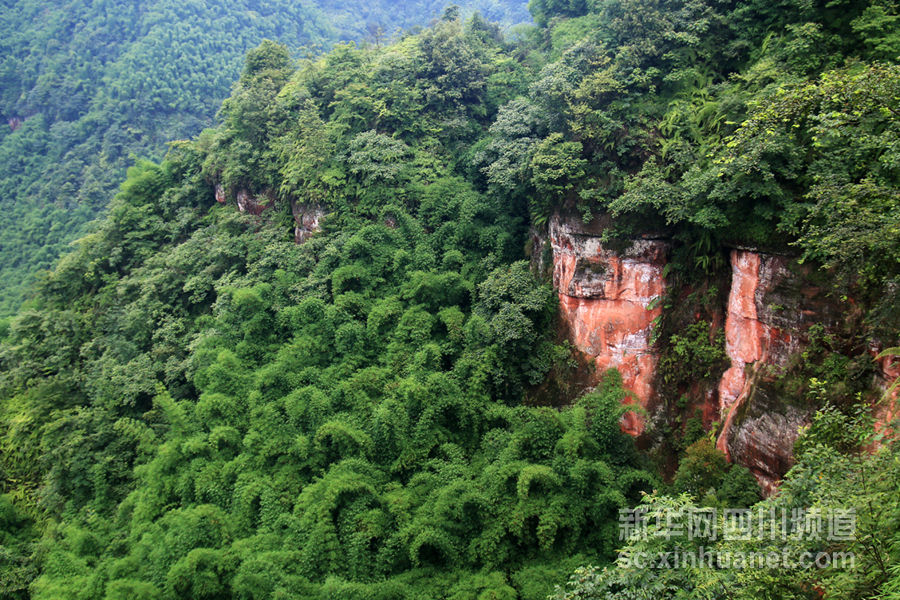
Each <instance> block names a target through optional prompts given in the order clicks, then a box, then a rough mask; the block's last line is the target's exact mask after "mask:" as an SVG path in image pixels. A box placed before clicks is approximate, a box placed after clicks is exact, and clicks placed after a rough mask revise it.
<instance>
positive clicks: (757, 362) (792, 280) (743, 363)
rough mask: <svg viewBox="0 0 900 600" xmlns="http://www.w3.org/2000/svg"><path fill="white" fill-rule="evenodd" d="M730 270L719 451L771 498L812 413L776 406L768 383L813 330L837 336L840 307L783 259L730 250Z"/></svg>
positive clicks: (779, 402) (782, 403)
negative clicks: (741, 467)
mask: <svg viewBox="0 0 900 600" xmlns="http://www.w3.org/2000/svg"><path fill="white" fill-rule="evenodd" d="M731 268H732V281H731V291H730V293H729V297H728V309H727V313H726V319H725V340H726V348H725V349H726V352H727V354H728V357H729V359H730V360H731V367H730V368H729V369H728V370H727V371H726V372H725V374H724V375H723V376H722V379H721V381H720V382H719V412H720V415H721V418H722V419H723V421H724V425H723V428H722V432H721V434H720V435H719V439H718V444H717V445H718V447H719V449H720V450H722V451H723V452H725V454H726V455H727V456H728V457H729V458H730V459H732V460H734V461H735V462H737V463H739V464H742V465H744V466H746V467H747V468H749V469H750V470H751V472H753V474H754V475H755V476H756V478H757V479H758V480H759V482H760V484H761V485H762V486H763V490H764V491H765V492H766V493H771V492H772V491H774V489H775V486H776V484H777V482H778V481H779V480H780V479H781V477H782V476H783V475H784V474H785V473H786V472H787V470H788V469H789V468H790V466H791V464H792V460H793V458H792V456H793V446H794V441H795V440H796V439H797V435H798V433H799V428H800V427H801V426H803V425H804V424H806V423H807V422H808V421H809V418H810V416H811V412H812V410H813V407H810V406H802V405H799V404H798V403H797V400H796V399H793V398H779V397H778V394H777V393H776V392H775V390H774V388H773V386H772V385H771V383H772V380H773V378H774V377H775V376H777V375H778V374H779V373H780V372H781V371H782V370H783V369H784V367H786V365H787V363H788V361H789V360H790V358H791V356H792V355H794V354H796V353H797V352H798V351H800V350H802V348H803V347H804V346H805V345H806V344H807V343H808V341H809V340H808V333H809V330H810V328H811V327H812V326H813V325H821V326H823V327H824V328H825V329H826V330H833V329H835V328H836V326H837V323H838V320H839V318H840V311H841V307H840V306H838V305H836V303H835V302H834V300H832V299H831V298H828V297H827V295H826V294H825V291H824V290H823V289H821V288H819V287H817V286H815V285H812V284H810V283H808V281H809V277H808V275H809V273H808V270H807V269H804V268H803V267H801V266H800V265H798V264H797V263H796V262H795V261H792V260H791V259H790V258H788V257H785V256H779V255H773V254H764V253H760V252H754V251H750V250H733V251H732V252H731Z"/></svg>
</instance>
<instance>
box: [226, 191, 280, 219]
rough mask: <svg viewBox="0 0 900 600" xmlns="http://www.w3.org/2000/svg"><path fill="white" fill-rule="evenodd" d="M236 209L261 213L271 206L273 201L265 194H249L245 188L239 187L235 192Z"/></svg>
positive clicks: (252, 213)
mask: <svg viewBox="0 0 900 600" xmlns="http://www.w3.org/2000/svg"><path fill="white" fill-rule="evenodd" d="M235 199H236V200H237V206H238V210H239V211H241V212H242V213H249V214H251V215H261V214H263V213H264V212H265V211H266V210H268V209H269V208H272V206H273V205H274V202H272V200H271V198H268V197H267V196H265V195H255V194H251V193H250V192H249V191H247V190H245V189H239V190H238V191H237V192H236V193H235Z"/></svg>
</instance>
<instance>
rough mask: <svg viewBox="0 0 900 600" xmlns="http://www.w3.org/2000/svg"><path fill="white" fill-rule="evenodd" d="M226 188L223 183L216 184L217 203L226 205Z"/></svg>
mask: <svg viewBox="0 0 900 600" xmlns="http://www.w3.org/2000/svg"><path fill="white" fill-rule="evenodd" d="M225 200H226V198H225V188H224V187H223V186H222V184H221V183H217V184H216V202H218V203H219V204H225Z"/></svg>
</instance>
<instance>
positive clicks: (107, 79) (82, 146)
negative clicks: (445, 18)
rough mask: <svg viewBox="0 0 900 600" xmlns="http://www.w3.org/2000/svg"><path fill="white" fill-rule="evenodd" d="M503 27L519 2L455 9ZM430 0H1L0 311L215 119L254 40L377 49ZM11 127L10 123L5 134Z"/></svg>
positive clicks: (418, 21)
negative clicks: (131, 177)
mask: <svg viewBox="0 0 900 600" xmlns="http://www.w3.org/2000/svg"><path fill="white" fill-rule="evenodd" d="M459 4H461V5H462V6H463V7H464V8H465V10H466V11H471V10H472V9H473V8H477V9H480V10H482V11H484V12H485V14H489V15H490V17H491V18H493V19H495V20H497V21H498V22H502V23H504V24H505V25H507V26H509V25H512V24H515V23H521V22H523V21H527V20H528V15H527V12H526V11H525V4H524V2H517V1H511V0H479V1H475V2H465V1H461V2H459ZM443 7H444V5H443V3H442V2H437V1H436V0H428V1H426V0H420V1H412V0H407V1H404V2H390V3H387V2H359V1H358V0H340V1H336V0H330V1H316V0H309V1H307V0H303V1H300V2H293V1H287V0H265V1H262V2H224V1H220V0H213V1H204V2H173V1H170V0H155V1H153V2H135V1H133V0H110V1H103V2H88V3H84V2H70V1H68V2H37V1H34V0H13V1H10V2H5V3H4V5H3V11H2V15H0V121H2V123H3V125H2V127H0V207H2V209H3V215H4V219H3V224H2V225H0V316H6V315H8V314H11V313H12V312H13V311H15V309H17V308H18V307H19V305H20V304H21V302H22V299H23V296H24V295H25V293H26V292H27V291H28V289H29V285H30V284H31V282H33V280H34V275H35V273H36V272H37V271H39V270H45V269H49V268H51V267H52V266H53V264H54V263H55V261H56V260H57V259H58V258H59V256H60V255H61V254H63V253H65V252H67V251H69V249H70V243H71V242H72V241H73V240H75V239H76V238H78V237H81V236H82V235H84V234H85V233H86V232H87V231H88V230H89V229H90V226H89V225H88V223H89V222H90V221H92V220H93V219H95V218H97V217H98V216H100V215H102V214H103V211H104V210H105V209H106V207H107V205H108V204H109V200H110V198H112V196H113V195H114V194H115V190H116V188H117V186H118V185H119V183H120V182H121V181H122V179H124V177H125V168H126V166H127V165H128V164H129V162H130V161H131V160H132V155H138V156H142V157H146V158H152V159H155V160H158V159H161V158H162V156H163V154H164V152H165V144H166V142H168V141H170V140H176V139H184V138H188V137H192V136H194V135H196V134H197V133H199V132H200V130H201V129H202V128H204V127H208V126H210V125H212V124H213V117H214V115H215V114H216V111H217V110H218V109H219V107H220V106H221V103H222V100H223V99H224V98H225V97H227V96H228V93H229V89H230V86H231V84H232V82H233V81H234V80H235V79H236V78H237V76H238V74H239V73H240V69H241V60H242V58H243V56H244V54H245V53H246V52H247V50H249V49H250V48H252V47H254V46H256V45H258V44H259V43H260V42H261V41H262V40H263V39H266V38H268V39H272V40H277V41H280V42H282V43H285V44H287V45H288V46H289V47H290V48H291V49H292V50H293V51H296V52H299V53H316V52H318V51H320V50H321V49H322V48H327V47H330V46H331V45H332V44H334V43H335V42H337V41H340V40H348V39H355V40H359V41H364V40H365V41H368V42H369V43H373V44H374V43H384V42H385V41H387V40H389V39H391V38H393V37H395V36H396V35H397V32H398V30H399V29H404V30H405V29H409V28H411V27H415V26H419V27H421V26H424V25H427V24H428V22H429V21H430V20H433V19H435V18H437V17H439V16H440V14H441V11H442V10H443ZM7 124H8V126H7Z"/></svg>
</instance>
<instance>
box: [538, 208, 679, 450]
mask: <svg viewBox="0 0 900 600" xmlns="http://www.w3.org/2000/svg"><path fill="white" fill-rule="evenodd" d="M598 226H599V225H598V224H593V226H588V225H585V224H584V223H583V222H582V221H581V220H580V219H579V218H578V217H574V216H564V215H560V214H556V215H554V216H553V217H552V218H551V220H550V223H549V243H550V246H551V248H552V252H553V262H552V264H553V284H554V287H555V288H556V290H557V291H558V293H559V300H560V307H561V312H562V319H563V321H564V324H565V326H566V327H567V329H568V331H569V336H570V339H571V341H572V343H573V344H574V345H575V346H576V347H577V348H578V349H579V350H580V351H581V352H583V353H585V354H586V355H587V356H588V357H589V358H590V359H591V360H592V361H593V362H594V364H595V366H596V368H597V373H603V372H604V371H605V370H606V369H610V368H616V369H618V370H619V371H620V372H621V374H622V378H623V382H624V384H625V387H626V389H628V390H630V391H631V392H633V393H634V395H635V399H636V400H637V401H638V403H640V404H641V405H642V406H644V407H645V408H647V407H648V404H649V403H650V401H651V399H652V397H653V378H654V374H655V369H656V363H657V355H656V353H655V351H654V350H653V345H652V343H651V333H652V329H653V320H654V319H655V318H656V317H657V316H659V314H660V312H661V309H660V308H652V309H651V304H652V303H653V301H654V300H656V299H657V298H659V297H660V296H662V294H663V293H664V292H665V278H664V277H663V269H664V268H665V265H666V256H667V254H668V251H669V243H668V242H667V241H665V240H659V239H638V240H633V241H632V242H631V243H630V244H629V245H628V246H627V247H625V248H623V249H621V250H619V249H612V248H608V247H604V245H603V244H602V243H601V241H600V237H599V233H600V232H599V231H598V230H597V228H598ZM622 426H623V429H625V430H626V431H628V432H629V433H632V434H634V435H638V434H640V433H641V432H642V431H643V429H644V423H643V420H642V419H641V418H639V417H638V416H637V415H635V414H634V413H628V414H627V415H626V417H625V419H624V420H623V425H622Z"/></svg>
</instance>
